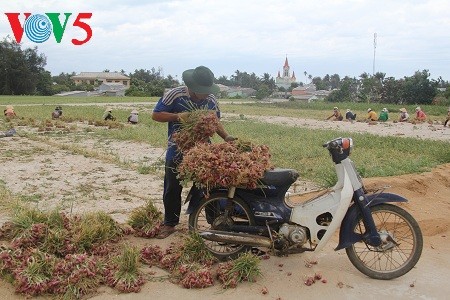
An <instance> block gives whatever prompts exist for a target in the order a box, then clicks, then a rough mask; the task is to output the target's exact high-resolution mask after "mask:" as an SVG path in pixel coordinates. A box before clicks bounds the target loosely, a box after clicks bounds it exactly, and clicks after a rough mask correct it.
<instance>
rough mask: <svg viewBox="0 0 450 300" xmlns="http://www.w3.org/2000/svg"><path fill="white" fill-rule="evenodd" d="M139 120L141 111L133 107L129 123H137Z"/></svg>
mask: <svg viewBox="0 0 450 300" xmlns="http://www.w3.org/2000/svg"><path fill="white" fill-rule="evenodd" d="M138 121H139V112H138V111H137V110H135V109H133V110H132V111H131V113H130V116H129V117H128V123H131V124H137V123H138Z"/></svg>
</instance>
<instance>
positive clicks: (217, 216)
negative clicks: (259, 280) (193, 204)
mask: <svg viewBox="0 0 450 300" xmlns="http://www.w3.org/2000/svg"><path fill="white" fill-rule="evenodd" d="M228 201H230V202H228ZM254 224H255V220H254V217H253V214H252V213H251V210H250V208H249V207H248V206H247V204H245V202H244V201H242V200H241V199H238V198H235V199H231V200H229V199H228V198H227V194H225V193H218V194H213V195H210V198H208V199H206V200H205V199H202V201H201V203H200V205H199V207H198V208H197V209H196V210H195V211H194V212H193V213H191V214H190V215H189V230H191V231H195V232H202V231H207V230H225V228H226V227H227V226H229V225H244V226H250V225H254ZM203 241H204V242H205V245H206V247H207V248H208V250H209V251H211V253H212V254H213V255H214V256H215V257H217V258H218V259H219V260H225V259H235V258H237V257H238V256H239V254H240V253H242V252H244V251H247V250H249V246H245V245H240V244H230V243H222V242H214V241H209V240H205V239H204V240H203Z"/></svg>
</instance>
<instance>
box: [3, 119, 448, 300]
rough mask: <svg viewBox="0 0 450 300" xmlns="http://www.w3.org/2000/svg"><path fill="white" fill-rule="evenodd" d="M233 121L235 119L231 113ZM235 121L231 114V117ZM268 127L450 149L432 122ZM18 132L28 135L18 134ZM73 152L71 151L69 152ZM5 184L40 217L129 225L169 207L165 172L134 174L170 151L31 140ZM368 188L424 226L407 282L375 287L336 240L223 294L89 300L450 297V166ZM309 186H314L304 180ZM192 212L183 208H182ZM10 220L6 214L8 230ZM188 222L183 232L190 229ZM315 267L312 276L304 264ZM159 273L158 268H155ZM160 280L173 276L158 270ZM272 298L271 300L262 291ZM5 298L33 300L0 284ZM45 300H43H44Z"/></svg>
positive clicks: (266, 268)
mask: <svg viewBox="0 0 450 300" xmlns="http://www.w3.org/2000/svg"><path fill="white" fill-rule="evenodd" d="M228 116H231V115H228ZM226 117H227V115H225V118H226ZM257 119H259V120H261V121H265V122H274V123H280V124H285V125H286V126H298V127H310V128H329V129H339V130H343V131H349V132H371V133H375V134H380V135H397V136H403V137H414V138H424V139H436V140H443V141H447V142H449V146H450V128H444V127H443V126H442V125H440V126H439V125H430V124H418V125H413V124H398V123H397V124H394V123H387V124H376V125H368V124H366V123H353V124H352V123H349V122H323V121H314V120H305V119H295V118H285V117H264V118H261V117H258V118H257ZM19 130H20V129H19ZM67 145H70V147H68V146H67ZM0 150H1V151H0V159H1V161H2V164H1V168H0V180H1V181H2V182H4V183H5V185H6V187H7V188H8V189H9V190H11V192H12V193H14V194H16V195H17V196H19V197H20V198H21V199H22V200H23V201H30V202H36V205H38V207H40V208H42V209H49V208H52V207H60V208H62V209H63V210H65V211H72V212H74V213H83V212H86V211H92V210H103V211H106V212H108V213H110V214H111V215H112V216H113V217H114V218H115V219H116V220H117V221H119V222H121V223H123V222H126V220H127V215H128V213H129V212H130V211H131V210H132V209H133V208H135V207H137V206H140V205H142V204H143V203H144V201H145V200H146V199H149V198H151V199H154V200H155V202H156V203H157V205H158V206H159V207H161V193H162V177H161V174H159V173H158V174H157V175H146V174H139V173H137V172H136V168H135V167H136V166H150V165H152V164H153V163H154V162H155V161H158V160H160V159H162V158H163V155H164V149H159V148H152V147H151V146H149V145H146V144H137V143H135V144H130V143H123V142H119V141H114V140H108V139H97V138H94V137H89V136H86V134H80V135H77V134H70V135H53V136H51V137H46V136H43V137H39V138H36V139H28V138H24V137H18V136H15V137H10V138H2V139H0ZM364 181H365V183H366V185H367V186H368V187H380V186H384V185H390V186H391V189H390V190H389V191H390V192H394V193H398V194H401V195H403V196H405V197H407V198H408V199H409V200H410V202H408V203H407V204H402V206H403V207H404V208H405V209H406V210H408V211H409V212H410V213H411V214H412V215H413V216H414V217H415V218H416V219H417V220H418V221H419V224H420V226H421V229H422V231H423V234H424V250H423V253H422V257H421V259H420V260H419V262H418V264H417V266H416V267H415V268H414V269H413V270H411V271H410V272H409V273H408V274H406V275H404V276H402V277H401V278H398V279H395V280H391V281H378V280H373V279H370V278H368V277H366V276H365V275H363V274H362V273H360V272H359V271H358V270H356V269H355V268H354V267H353V266H352V265H351V263H350V261H349V260H348V258H347V257H346V254H345V251H337V252H335V251H334V250H333V248H334V247H335V246H336V245H337V235H335V236H334V237H333V240H332V241H331V242H330V243H329V244H328V245H327V246H326V248H325V249H324V250H323V251H321V252H320V253H304V254H294V255H290V256H288V257H276V256H271V257H270V259H268V260H263V261H262V262H261V269H262V273H263V277H262V278H260V279H258V281H257V282H256V283H244V284H241V285H239V286H238V287H237V288H236V289H230V290H226V291H224V290H221V289H220V288H219V287H218V285H216V286H213V287H210V288H207V289H204V290H186V289H183V288H181V287H179V286H176V285H174V284H172V283H169V282H167V281H154V282H148V283H146V284H145V285H144V287H143V289H142V291H141V292H140V293H138V294H117V293H116V292H115V291H113V290H111V289H109V288H106V287H102V288H101V289H100V290H99V292H98V294H96V295H92V296H91V297H90V299H98V300H106V299H148V298H151V299H180V298H183V299H199V298H204V299H236V298H244V299H299V298H301V297H302V298H307V299H308V298H309V299H326V298H334V299H359V298H361V297H364V298H366V299H379V298H381V297H388V298H390V299H417V298H420V299H446V298H448V295H449V294H450V286H449V285H448V278H449V275H450V243H449V242H448V234H449V232H448V230H449V225H450V221H449V220H450V219H449V218H448V214H449V213H450V164H446V165H442V166H440V167H438V168H436V169H434V170H433V171H432V172H428V173H423V174H414V175H404V176H398V177H392V178H368V179H365V180H364ZM298 184H299V186H300V187H305V188H310V183H307V182H299V183H298ZM183 211H184V208H183ZM7 219H8V215H7V214H6V213H4V212H0V225H1V224H2V223H3V222H5V221H6V220H7ZM186 220H187V216H186V215H183V216H182V224H181V225H180V229H186ZM182 236H183V233H182V232H177V233H175V234H174V235H172V236H171V237H169V238H168V239H166V240H155V239H149V240H146V239H137V238H132V239H133V242H134V243H136V244H137V245H139V246H144V245H149V244H158V245H160V246H162V247H166V246H167V245H168V244H169V243H170V242H171V241H174V240H176V239H179V238H180V237H182ZM308 260H317V261H318V264H317V265H314V266H313V267H312V268H308V267H307V266H306V263H305V262H306V261H308ZM153 271H155V270H154V267H153ZM156 271H157V274H159V275H165V272H164V271H162V270H159V269H157V270H156ZM316 272H320V273H321V274H322V275H323V277H324V278H326V279H327V281H328V282H327V283H325V284H324V283H316V284H314V285H312V286H306V285H304V283H303V282H304V279H305V277H307V276H310V275H313V274H314V273H316ZM263 287H265V288H267V289H268V291H269V293H268V294H266V295H263V294H262V293H261V290H262V288H263ZM0 295H2V296H1V299H14V300H17V299H25V297H23V296H21V295H16V294H15V293H14V290H13V288H12V287H11V286H10V285H9V284H7V283H5V282H3V281H0ZM40 298H42V299H43V297H40Z"/></svg>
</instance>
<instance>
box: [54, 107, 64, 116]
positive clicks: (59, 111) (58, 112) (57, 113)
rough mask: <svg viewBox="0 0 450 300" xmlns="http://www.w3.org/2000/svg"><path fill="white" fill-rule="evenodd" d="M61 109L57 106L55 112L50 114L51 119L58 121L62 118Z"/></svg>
mask: <svg viewBox="0 0 450 300" xmlns="http://www.w3.org/2000/svg"><path fill="white" fill-rule="evenodd" d="M62 113H63V112H62V107H61V106H57V107H56V108H55V110H54V111H53V112H52V119H59V118H60V117H61V116H62Z"/></svg>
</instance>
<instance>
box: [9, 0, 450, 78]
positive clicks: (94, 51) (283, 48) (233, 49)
mask: <svg viewBox="0 0 450 300" xmlns="http://www.w3.org/2000/svg"><path fill="white" fill-rule="evenodd" d="M2 7H3V8H2V10H3V11H8V10H9V11H22V12H23V11H25V10H29V11H30V12H32V13H34V12H41V13H42V12H47V11H56V12H73V13H74V16H73V17H75V15H76V14H77V13H78V12H92V13H93V16H92V18H91V20H89V22H88V23H89V24H90V25H91V26H92V29H93V37H92V40H91V41H90V42H89V43H87V44H86V45H83V46H80V47H76V46H73V45H72V44H71V43H70V40H71V39H72V38H73V37H78V38H82V37H83V32H82V31H80V29H79V28H74V27H72V26H68V28H67V30H66V32H65V37H64V40H63V42H62V43H61V44H55V43H54V41H53V40H51V41H50V40H49V41H48V42H46V43H43V44H41V45H39V50H40V51H42V52H44V53H45V55H46V56H47V57H48V68H50V71H52V73H53V72H56V73H59V72H62V71H64V72H72V71H77V72H79V71H83V70H86V69H88V68H89V69H90V70H91V71H94V69H105V68H109V69H119V70H120V69H125V70H127V71H134V69H135V68H144V69H149V68H151V67H158V66H162V67H164V69H166V70H167V72H166V74H169V73H168V72H170V73H171V74H172V75H175V74H181V72H182V71H183V70H184V69H185V68H190V67H194V66H196V65H198V64H206V63H208V64H210V65H209V66H210V67H211V68H212V69H213V70H217V71H215V73H216V74H220V75H228V76H229V75H231V74H232V73H234V71H235V70H237V69H239V70H241V71H247V72H250V73H251V72H255V73H256V74H258V75H261V74H263V73H266V72H267V73H270V74H272V75H273V76H276V73H277V71H278V70H280V68H281V67H282V64H283V63H284V58H285V55H288V58H289V62H290V65H291V69H293V70H294V71H296V73H299V74H300V73H303V72H304V71H305V70H307V71H308V73H311V74H317V76H324V75H325V74H327V73H329V74H333V73H338V74H340V75H341V76H345V75H350V76H358V75H359V74H361V73H363V72H369V73H371V72H372V67H373V57H374V33H377V45H376V49H375V50H376V60H375V62H376V69H377V70H376V71H382V72H385V73H387V74H389V75H391V76H395V77H403V76H410V75H412V74H413V73H414V71H416V70H421V69H429V70H430V72H431V74H432V76H434V77H438V76H443V77H444V79H445V78H446V79H447V80H449V79H450V70H448V68H445V67H444V66H445V64H447V65H448V63H449V61H450V51H447V49H449V48H450V39H449V34H448V28H450V18H448V11H450V3H449V2H448V1H444V0H429V1H388V0H380V1H372V0H369V1H363V0H351V1H343V0H341V1H332V0H324V1H312V0H308V1H296V0H285V1H281V2H280V1H270V0H259V1H256V0H247V1H236V0H228V1H204V0H185V1H126V2H124V1H118V0H111V1H106V0H105V1H51V0H41V1H39V2H36V1H31V0H28V1H20V2H14V1H8V2H5V3H2ZM5 19H6V18H5V17H3V19H1V20H0V21H1V22H0V34H1V35H3V36H5V35H6V34H10V33H11V29H10V28H9V27H8V26H9V24H8V23H7V22H6V21H5ZM71 20H73V19H71ZM24 45H25V46H35V44H32V43H30V42H28V41H24ZM64 57H65V59H63V60H61V58H64Z"/></svg>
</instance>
